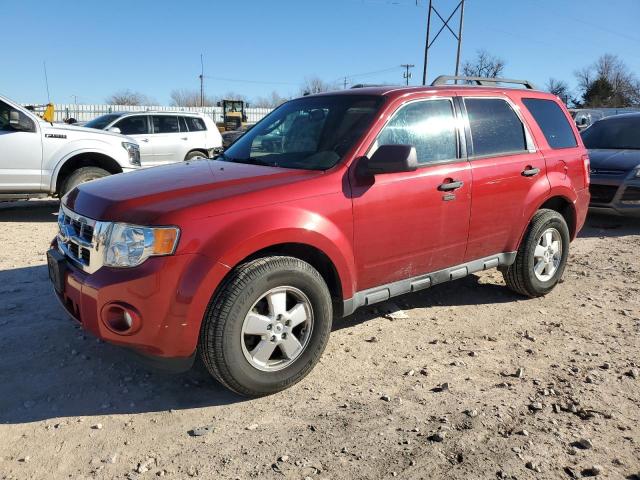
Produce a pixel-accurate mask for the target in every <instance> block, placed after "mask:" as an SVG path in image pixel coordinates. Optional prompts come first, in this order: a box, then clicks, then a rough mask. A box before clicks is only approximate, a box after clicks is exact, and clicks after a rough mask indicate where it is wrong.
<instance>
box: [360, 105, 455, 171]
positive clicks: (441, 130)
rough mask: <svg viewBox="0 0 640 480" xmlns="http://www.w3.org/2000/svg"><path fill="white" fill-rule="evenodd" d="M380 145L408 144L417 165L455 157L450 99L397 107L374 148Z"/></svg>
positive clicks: (453, 124)
mask: <svg viewBox="0 0 640 480" xmlns="http://www.w3.org/2000/svg"><path fill="white" fill-rule="evenodd" d="M381 145H412V146H413V147H415V149H416V153H417V154H418V163H420V164H429V163H435V162H441V161H445V160H453V159H455V158H457V156H458V133H457V129H456V122H455V116H454V112H453V104H452V103H451V100H449V99H437V100H425V101H417V102H412V103H409V104H407V105H405V106H403V107H401V108H400V110H398V111H397V112H396V113H395V115H394V116H393V118H391V120H390V121H389V123H387V125H385V127H384V128H383V129H382V131H381V132H380V134H379V135H378V138H377V140H376V143H375V147H374V148H375V149H377V148H378V147H380V146H381ZM371 154H373V151H372V152H370V155H371Z"/></svg>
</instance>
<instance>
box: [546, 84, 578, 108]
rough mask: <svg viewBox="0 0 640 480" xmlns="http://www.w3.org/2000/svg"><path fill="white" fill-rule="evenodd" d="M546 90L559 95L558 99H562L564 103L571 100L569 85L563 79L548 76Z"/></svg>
mask: <svg viewBox="0 0 640 480" xmlns="http://www.w3.org/2000/svg"><path fill="white" fill-rule="evenodd" d="M547 91H548V92H549V93H552V94H553V95H556V96H557V97H560V100H562V101H563V102H564V103H565V105H567V104H569V102H570V101H573V98H572V96H571V91H570V90H569V85H568V84H567V82H565V81H564V80H556V79H555V78H550V79H549V81H548V82H547Z"/></svg>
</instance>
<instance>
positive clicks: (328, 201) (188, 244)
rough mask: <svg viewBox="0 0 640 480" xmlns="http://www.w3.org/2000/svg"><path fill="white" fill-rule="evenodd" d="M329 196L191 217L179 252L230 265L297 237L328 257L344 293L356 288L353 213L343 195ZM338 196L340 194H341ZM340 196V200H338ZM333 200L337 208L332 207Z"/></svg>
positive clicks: (298, 241) (293, 241) (345, 294)
mask: <svg viewBox="0 0 640 480" xmlns="http://www.w3.org/2000/svg"><path fill="white" fill-rule="evenodd" d="M328 197H331V198H326V197H324V198H318V197H314V198H313V199H309V200H308V201H307V200H302V201H300V202H298V203H297V204H296V205H292V204H284V205H283V204H279V205H273V206H269V207H262V208H257V209H250V210H244V211H236V212H234V213H232V214H226V215H220V216H215V217H209V218H207V219H204V220H201V221H198V222H192V223H191V224H190V226H189V227H187V228H185V230H184V235H183V240H184V243H183V241H182V240H181V242H180V246H179V247H178V248H179V251H180V252H181V253H187V252H193V253H200V254H202V255H205V256H207V257H209V258H210V259H211V260H213V261H214V262H218V263H220V264H222V265H225V266H227V267H229V268H233V267H235V266H236V265H238V263H240V262H241V261H242V260H243V259H245V258H247V257H249V256H251V255H252V254H254V253H256V252H258V251H260V250H263V249H266V248H269V247H273V246H276V245H281V244H285V243H296V244H303V245H308V246H311V247H314V248H316V249H318V250H320V251H321V252H323V253H324V254H325V255H326V256H327V257H328V258H329V259H330V260H331V262H332V263H333V265H334V267H335V269H336V272H337V273H338V276H339V278H340V283H341V285H342V294H343V297H344V298H351V296H353V292H354V291H355V275H354V272H355V265H354V256H353V248H352V242H351V239H352V238H353V235H352V219H351V209H350V207H349V208H346V207H347V206H348V199H345V198H344V196H342V195H335V196H333V195H331V196H328ZM340 197H341V198H340ZM340 200H342V201H340ZM305 203H313V204H314V205H316V206H317V205H323V206H324V207H329V208H328V209H327V211H330V212H331V214H330V215H320V214H318V213H316V212H314V211H312V210H311V209H310V208H305V206H307V207H308V206H310V205H304V204H305ZM338 204H340V205H342V204H344V205H343V206H342V208H331V207H336V206H337V205H338Z"/></svg>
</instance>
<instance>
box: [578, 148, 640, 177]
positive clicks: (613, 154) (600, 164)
mask: <svg viewBox="0 0 640 480" xmlns="http://www.w3.org/2000/svg"><path fill="white" fill-rule="evenodd" d="M589 159H590V162H591V169H592V170H596V171H597V170H600V169H602V170H622V171H625V172H629V171H631V170H633V169H634V168H636V167H637V166H638V165H640V150H597V149H594V150H589Z"/></svg>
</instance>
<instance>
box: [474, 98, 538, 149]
mask: <svg viewBox="0 0 640 480" xmlns="http://www.w3.org/2000/svg"><path fill="white" fill-rule="evenodd" d="M464 104H465V106H466V107H467V115H468V117H469V127H470V129H471V141H472V144H473V156H475V157H486V156H493V155H507V154H514V153H522V152H526V151H527V138H526V135H525V131H524V125H522V122H521V121H520V118H519V117H518V115H516V112H514V111H513V109H512V108H511V105H509V103H508V102H507V101H505V100H502V99H500V98H465V99H464Z"/></svg>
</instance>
